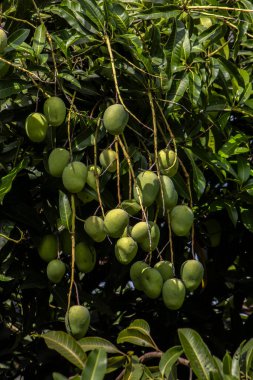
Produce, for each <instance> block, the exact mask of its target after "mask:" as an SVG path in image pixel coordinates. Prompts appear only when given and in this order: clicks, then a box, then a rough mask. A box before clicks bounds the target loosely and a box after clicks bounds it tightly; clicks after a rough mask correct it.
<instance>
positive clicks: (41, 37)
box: [33, 24, 46, 56]
mask: <svg viewBox="0 0 253 380" xmlns="http://www.w3.org/2000/svg"><path fill="white" fill-rule="evenodd" d="M45 42H46V27H45V25H44V24H41V25H39V26H38V27H37V28H36V30H35V33H34V36H33V50H34V53H35V55H36V56H38V55H39V54H40V53H41V52H42V50H43V48H44V46H45Z"/></svg>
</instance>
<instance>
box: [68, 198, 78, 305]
mask: <svg viewBox="0 0 253 380" xmlns="http://www.w3.org/2000/svg"><path fill="white" fill-rule="evenodd" d="M71 209H72V222H71V232H70V235H71V274H70V285H69V292H68V306H67V311H68V310H69V308H70V304H71V294H72V289H73V285H74V279H75V246H76V239H75V230H76V204H75V194H71Z"/></svg>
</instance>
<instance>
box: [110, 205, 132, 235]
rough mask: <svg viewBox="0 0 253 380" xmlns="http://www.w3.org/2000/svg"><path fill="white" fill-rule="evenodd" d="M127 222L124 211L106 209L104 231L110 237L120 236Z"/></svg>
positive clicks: (126, 215)
mask: <svg viewBox="0 0 253 380" xmlns="http://www.w3.org/2000/svg"><path fill="white" fill-rule="evenodd" d="M128 223H129V217H128V214H127V212H126V211H124V210H122V209H120V208H115V209H113V210H110V211H108V213H107V214H106V215H105V218H104V226H105V232H106V233H107V235H108V236H110V237H112V238H120V237H121V236H122V234H123V232H124V229H125V228H126V226H127V225H128Z"/></svg>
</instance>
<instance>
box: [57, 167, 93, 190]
mask: <svg viewBox="0 0 253 380" xmlns="http://www.w3.org/2000/svg"><path fill="white" fill-rule="evenodd" d="M87 174H88V170H87V167H86V165H84V164H83V163H82V162H80V161H74V162H71V163H69V164H68V165H67V166H65V168H64V170H63V173H62V182H63V186H64V187H65V189H66V190H68V191H69V192H70V193H79V192H80V191H82V190H83V188H84V185H85V183H86V179H87Z"/></svg>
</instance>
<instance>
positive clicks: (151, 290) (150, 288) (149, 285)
mask: <svg viewBox="0 0 253 380" xmlns="http://www.w3.org/2000/svg"><path fill="white" fill-rule="evenodd" d="M140 282H141V287H142V290H143V292H144V293H145V294H146V296H147V297H149V298H152V299H155V298H158V297H159V296H160V294H161V291H162V286H163V278H162V276H161V274H160V273H159V271H158V270H156V269H155V268H151V267H147V268H144V269H143V270H142V271H141V276H140Z"/></svg>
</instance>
